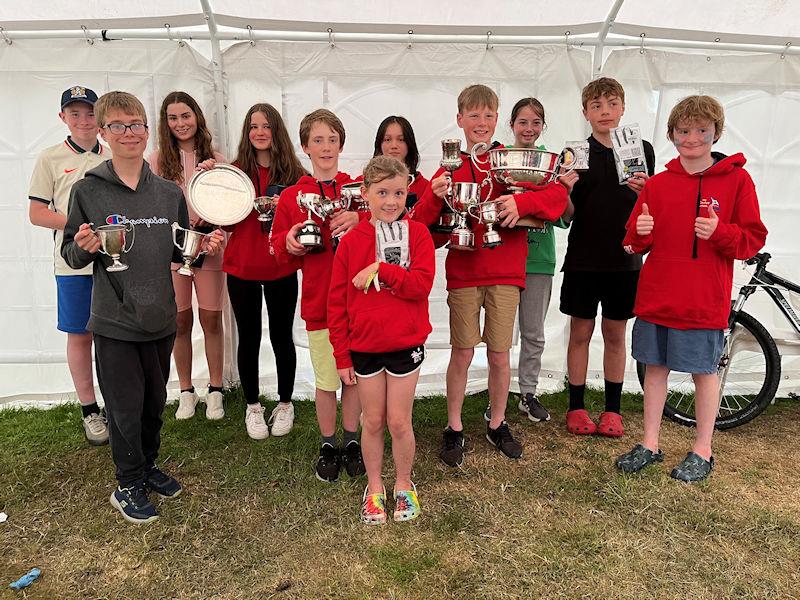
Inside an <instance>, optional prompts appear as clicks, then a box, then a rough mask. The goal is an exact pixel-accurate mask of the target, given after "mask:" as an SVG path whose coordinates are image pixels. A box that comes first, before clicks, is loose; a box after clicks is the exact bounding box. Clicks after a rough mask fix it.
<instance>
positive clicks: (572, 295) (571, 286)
mask: <svg viewBox="0 0 800 600" xmlns="http://www.w3.org/2000/svg"><path fill="white" fill-rule="evenodd" d="M638 283H639V271H605V272H603V271H564V281H563V283H562V284H561V306H560V309H561V312H562V313H564V314H565V315H569V316H571V317H577V318H579V319H594V318H595V317H596V316H597V305H598V304H602V306H603V309H602V315H603V317H605V318H606V319H612V320H614V321H625V320H627V319H630V318H632V317H633V303H634V301H635V300H636V286H637V284H638Z"/></svg>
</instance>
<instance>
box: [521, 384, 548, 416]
mask: <svg viewBox="0 0 800 600" xmlns="http://www.w3.org/2000/svg"><path fill="white" fill-rule="evenodd" d="M517 407H518V408H519V410H520V411H521V412H524V413H526V414H527V415H528V419H529V420H530V421H533V422H534V423H539V422H541V421H549V420H550V413H549V412H547V409H546V408H545V407H544V406H542V403H541V402H539V398H537V397H536V395H535V394H531V393H530V392H528V393H527V394H524V395H523V396H521V397H520V399H519V404H518V405H517Z"/></svg>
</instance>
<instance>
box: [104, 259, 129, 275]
mask: <svg viewBox="0 0 800 600" xmlns="http://www.w3.org/2000/svg"><path fill="white" fill-rule="evenodd" d="M127 270H128V265H126V264H125V263H121V262H119V261H118V260H114V262H113V264H110V265H108V266H107V267H106V271H108V272H109V273H118V272H119V271H127Z"/></svg>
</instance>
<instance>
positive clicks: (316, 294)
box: [269, 173, 366, 331]
mask: <svg viewBox="0 0 800 600" xmlns="http://www.w3.org/2000/svg"><path fill="white" fill-rule="evenodd" d="M352 181H353V180H352V179H351V178H350V176H349V175H348V174H346V173H337V174H336V177H335V178H334V179H333V180H332V181H329V182H323V181H317V180H316V179H314V178H313V177H311V176H310V175H303V177H301V178H300V179H299V180H298V182H297V183H296V184H295V185H293V186H291V187H288V188H286V189H285V190H283V192H281V197H280V199H279V200H278V208H277V210H276V211H275V220H274V221H273V222H272V231H271V232H270V235H269V239H270V247H271V249H272V252H273V254H274V256H275V258H276V259H277V260H278V264H287V263H290V262H292V261H293V260H295V259H296V257H295V256H293V255H291V254H289V252H288V251H287V250H286V234H287V233H288V232H289V230H290V229H291V228H292V226H293V225H296V224H297V223H302V222H303V221H305V220H306V219H308V212H307V211H306V210H302V209H301V208H300V207H299V206H297V194H298V192H303V193H311V194H324V195H325V197H326V198H338V197H339V190H341V188H342V186H343V185H344V184H345V183H351V182H352ZM312 219H313V220H314V221H315V222H316V223H317V224H318V225H319V226H320V229H321V230H322V242H323V244H325V247H324V248H323V250H322V251H321V252H313V253H308V254H306V255H304V256H301V257H300V268H301V269H302V271H303V293H302V296H301V298H300V316H301V317H302V319H303V320H304V321H305V322H306V330H308V331H317V330H320V329H326V328H327V327H328V322H327V302H328V286H329V284H330V280H331V267H332V265H333V248H332V247H331V228H330V226H329V222H328V219H325V220H324V221H323V220H321V219H320V218H319V217H317V216H316V215H312ZM365 266H366V265H365Z"/></svg>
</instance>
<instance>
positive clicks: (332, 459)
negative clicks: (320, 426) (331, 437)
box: [316, 443, 342, 483]
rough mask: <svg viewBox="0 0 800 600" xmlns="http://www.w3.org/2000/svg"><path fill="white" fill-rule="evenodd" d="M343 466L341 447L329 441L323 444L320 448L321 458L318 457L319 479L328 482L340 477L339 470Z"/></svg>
mask: <svg viewBox="0 0 800 600" xmlns="http://www.w3.org/2000/svg"><path fill="white" fill-rule="evenodd" d="M341 468H342V457H341V455H340V454H339V449H338V448H334V447H333V446H331V445H330V444H327V443H326V444H322V447H321V448H320V449H319V458H318V459H317V469H316V475H317V479H319V480H320V481H326V482H328V483H331V482H333V481H336V480H337V479H339V471H340V470H341Z"/></svg>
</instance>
